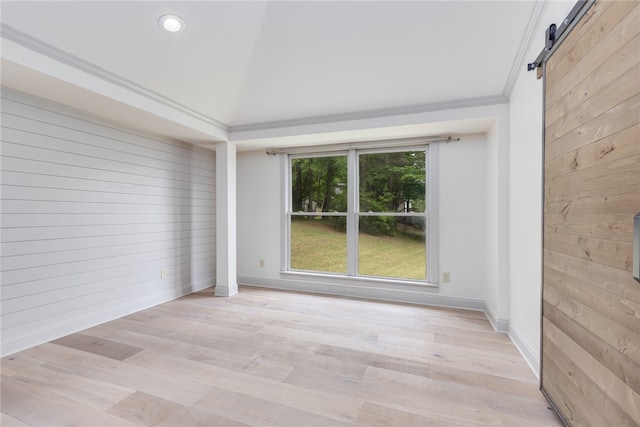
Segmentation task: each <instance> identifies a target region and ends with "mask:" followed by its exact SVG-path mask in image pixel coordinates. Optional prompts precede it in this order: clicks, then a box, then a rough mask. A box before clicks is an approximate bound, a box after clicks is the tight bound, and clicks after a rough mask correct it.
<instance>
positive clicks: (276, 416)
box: [195, 388, 353, 427]
mask: <svg viewBox="0 0 640 427" xmlns="http://www.w3.org/2000/svg"><path fill="white" fill-rule="evenodd" d="M195 407H196V408H200V409H203V410H206V411H214V412H220V413H222V414H224V415H225V416H228V417H231V418H233V419H234V420H236V421H238V422H242V423H246V424H248V425H253V426H273V427H276V426H291V427H299V426H305V427H326V426H335V427H348V426H353V423H351V422H342V421H338V420H336V419H332V418H328V417H324V416H322V415H318V414H314V413H311V412H307V411H303V410H300V409H297V408H292V407H291V406H290V405H286V404H279V403H275V402H272V401H269V400H266V399H261V398H259V397H255V396H248V395H246V394H242V393H235V392H233V391H229V390H223V389H219V388H214V389H213V390H212V391H211V392H210V393H209V394H207V395H206V396H205V397H203V398H202V400H201V401H200V402H198V403H197V404H196V405H195Z"/></svg>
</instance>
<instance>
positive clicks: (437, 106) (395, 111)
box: [229, 96, 507, 134]
mask: <svg viewBox="0 0 640 427" xmlns="http://www.w3.org/2000/svg"><path fill="white" fill-rule="evenodd" d="M506 102H507V99H506V98H504V97H503V96H485V97H479V98H468V99H460V100H455V101H447V102H437V103H431V104H419V105H411V106H407V107H399V108H387V109H378V110H368V111H356V112H352V113H343V114H333V115H326V116H314V117H304V118H299V119H292V120H275V121H271V122H262V123H249V124H244V125H233V126H229V133H230V134H232V133H234V132H253V131H262V130H270V129H278V128H291V127H298V126H309V125H322V124H327V123H336V122H348V121H354V120H368V119H378V118H383V117H393V116H406V115H411V114H421V113H430V112H434V111H444V110H455V109H462V108H473V107H483V106H487V105H496V104H504V103H506Z"/></svg>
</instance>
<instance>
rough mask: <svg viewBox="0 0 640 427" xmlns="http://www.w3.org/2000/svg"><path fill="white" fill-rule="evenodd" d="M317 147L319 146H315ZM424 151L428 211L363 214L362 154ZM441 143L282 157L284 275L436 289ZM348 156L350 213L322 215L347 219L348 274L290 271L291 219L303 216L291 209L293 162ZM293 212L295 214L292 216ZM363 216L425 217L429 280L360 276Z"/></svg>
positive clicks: (324, 151)
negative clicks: (360, 230)
mask: <svg viewBox="0 0 640 427" xmlns="http://www.w3.org/2000/svg"><path fill="white" fill-rule="evenodd" d="M316 148H317V147H316ZM423 150H424V151H425V152H426V156H425V162H426V169H427V174H426V180H427V185H426V188H425V192H426V194H425V200H426V201H427V204H426V206H425V212H424V213H422V212H420V213H410V212H407V213H396V212H374V213H368V212H360V206H359V205H360V203H359V181H358V179H359V169H358V168H359V155H360V154H378V153H393V152H406V151H423ZM438 151H439V150H438V144H435V143H426V144H425V143H423V144H411V145H399V146H396V145H394V146H391V147H389V146H386V147H385V146H384V145H381V146H376V147H363V148H358V147H349V148H347V149H342V150H336V151H328V150H324V149H323V150H318V151H315V150H308V151H296V152H295V153H288V154H286V155H283V156H282V161H281V162H282V163H281V164H282V171H283V174H282V182H283V193H282V194H283V197H282V202H283V204H282V206H283V210H282V212H283V215H282V230H283V242H282V250H281V252H282V257H281V259H282V263H281V264H282V265H281V274H285V275H296V276H307V277H313V278H322V277H325V278H336V277H338V278H344V279H349V280H350V281H353V282H355V283H365V284H366V282H383V283H391V284H397V283H404V284H410V285H421V286H425V287H430V288H433V287H437V286H438V277H439V268H438V266H439V258H438V251H439V239H438V238H439V235H438V186H439V183H438ZM341 155H346V156H347V174H348V179H347V194H348V202H347V212H345V213H342V212H340V213H332V212H324V213H321V215H322V216H346V218H347V274H341V273H331V272H318V271H307V270H293V269H291V247H290V246H291V245H290V243H291V235H290V230H291V229H290V225H291V216H293V215H302V213H293V212H292V210H291V208H292V206H291V203H292V201H291V188H292V186H291V179H292V177H291V166H292V159H296V158H309V157H329V156H341ZM292 213H293V215H292ZM361 216H417V217H424V218H425V229H426V231H427V239H426V244H425V251H426V270H427V271H426V279H425V280H417V279H405V278H395V277H378V276H360V275H358V271H357V266H358V232H359V230H358V228H359V218H360V217H361Z"/></svg>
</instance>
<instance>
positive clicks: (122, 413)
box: [107, 392, 248, 427]
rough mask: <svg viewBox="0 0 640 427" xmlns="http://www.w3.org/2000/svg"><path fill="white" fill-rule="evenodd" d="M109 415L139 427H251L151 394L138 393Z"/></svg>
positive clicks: (115, 406)
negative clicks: (139, 426)
mask: <svg viewBox="0 0 640 427" xmlns="http://www.w3.org/2000/svg"><path fill="white" fill-rule="evenodd" d="M107 412H109V413H110V414H113V415H116V416H118V417H120V418H122V419H125V420H128V421H131V422H133V423H135V424H142V425H154V426H156V425H157V426H183V425H191V426H195V425H200V426H214V425H215V426H220V427H223V426H224V427H247V426H248V425H247V424H243V423H240V422H238V421H234V420H231V419H229V418H225V417H222V416H220V415H216V414H213V413H210V412H206V411H202V410H199V409H195V408H192V407H188V406H184V405H180V404H178V403H175V402H171V401H168V400H165V399H162V398H159V397H157V396H153V395H150V394H147V393H142V392H136V393H134V394H132V395H131V396H129V397H127V398H126V399H123V400H122V401H120V402H118V403H117V404H116V405H113V406H112V407H111V408H110V409H109V410H108V411H107Z"/></svg>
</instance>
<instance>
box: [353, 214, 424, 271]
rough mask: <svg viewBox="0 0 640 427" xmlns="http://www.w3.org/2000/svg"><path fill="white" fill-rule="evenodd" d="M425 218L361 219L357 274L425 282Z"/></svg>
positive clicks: (383, 217) (378, 217)
mask: <svg viewBox="0 0 640 427" xmlns="http://www.w3.org/2000/svg"><path fill="white" fill-rule="evenodd" d="M425 239H426V233H425V219H424V218H423V217H404V216H402V217H397V216H366V217H360V230H359V236H358V273H359V274H360V275H362V276H381V277H394V278H402V279H417V280H426V271H427V269H426V240H425Z"/></svg>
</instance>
